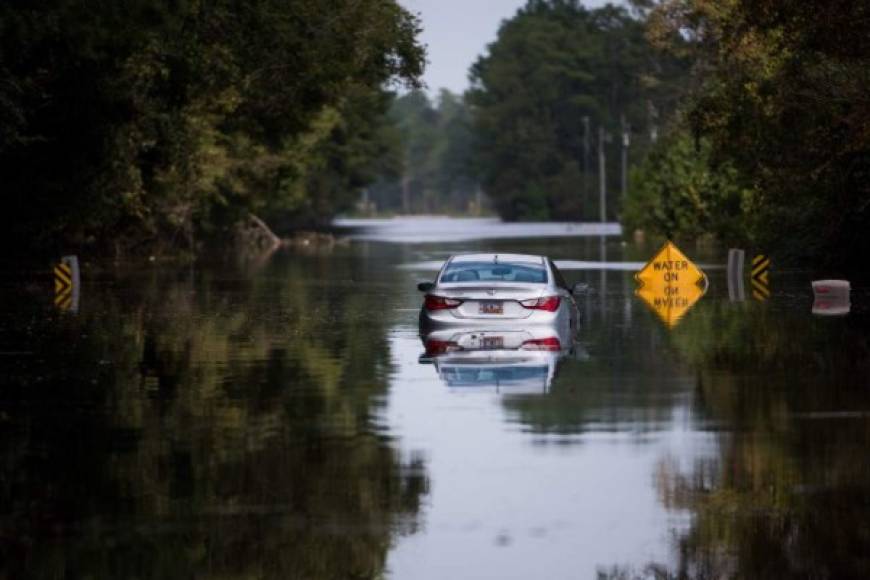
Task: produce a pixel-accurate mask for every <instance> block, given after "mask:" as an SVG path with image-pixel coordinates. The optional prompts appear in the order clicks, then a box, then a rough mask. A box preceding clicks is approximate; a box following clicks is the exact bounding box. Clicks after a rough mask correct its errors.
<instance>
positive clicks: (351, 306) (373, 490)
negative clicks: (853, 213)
mask: <svg viewBox="0 0 870 580" xmlns="http://www.w3.org/2000/svg"><path fill="white" fill-rule="evenodd" d="M469 224H471V225H473V227H474V228H476V229H479V230H480V233H481V235H480V236H477V237H475V236H471V235H469V233H470V232H469V230H470V229H471V228H470V227H469ZM346 225H347V227H348V232H351V234H352V237H353V240H352V241H349V242H347V243H343V244H339V245H336V246H334V247H330V248H315V249H307V250H305V249H297V250H286V251H281V252H279V253H276V254H274V255H272V256H269V257H249V258H247V259H242V258H238V259H234V260H215V261H210V262H203V263H200V264H197V265H195V266H193V267H184V268H178V267H170V266H166V265H159V264H153V265H150V266H148V267H147V268H132V267H126V268H121V267H118V268H114V269H113V268H110V269H105V268H101V269H98V268H93V267H91V268H88V267H86V268H84V271H83V286H82V291H81V297H80V303H79V305H78V311H77V312H58V311H57V310H55V309H54V308H53V307H52V305H51V303H52V297H51V294H50V289H49V290H46V289H45V288H44V286H45V287H47V285H48V278H47V277H45V276H44V275H43V274H40V273H32V274H28V275H27V276H25V275H23V274H21V273H20V272H18V273H9V272H7V273H5V274H4V275H3V277H2V288H0V292H2V295H3V300H4V304H5V308H4V309H3V312H2V315H0V373H2V374H0V377H2V378H0V381H2V382H0V578H10V579H11V578H39V579H43V578H46V579H47V578H51V579H56V578H94V579H102V578H107V579H117V578H161V579H172V578H185V579H189V578H203V579H213V578H214V579H216V578H221V579H224V578H246V579H247V578H301V579H308V578H312V579H319V578H325V579H332V578H336V579H345V578H354V579H363V578H397V579H406V578H413V579H418V578H419V579H428V578H431V579H442V578H455V579H458V578H473V579H479V578H493V579H509V578H542V579H550V578H553V579H561V578H572V579H573V578H613V579H626V580H627V579H634V578H830V579H839V578H867V577H870V523H868V522H870V461H868V455H870V372H868V371H870V339H868V337H870V334H868V332H867V331H868V327H870V318H868V312H870V309H868V306H867V305H868V304H870V293H868V292H867V289H866V288H861V287H857V288H853V292H852V304H851V307H850V312H849V314H848V315H841V316H830V315H827V316H826V315H818V314H813V312H812V310H813V299H812V292H811V289H810V284H809V282H810V280H809V278H808V277H807V275H805V274H803V273H802V272H799V271H785V272H784V271H778V270H777V269H776V267H775V266H776V265H775V264H774V268H773V269H772V271H771V282H770V286H771V293H772V294H771V297H770V299H768V300H766V301H759V300H756V299H754V298H753V297H752V296H751V292H750V291H749V289H748V288H747V291H746V294H747V296H746V297H745V299H743V300H740V299H739V297H737V298H733V297H729V292H728V288H727V284H726V274H725V272H724V271H723V270H722V269H721V268H717V267H716V266H718V265H721V264H722V263H724V262H725V256H723V255H721V254H720V253H718V252H716V251H714V250H711V249H709V248H696V247H694V246H687V247H683V248H682V249H683V251H684V252H686V253H687V254H688V255H689V256H690V257H692V258H694V259H696V261H698V262H699V263H703V264H708V265H710V266H712V268H710V270H709V271H708V275H709V278H710V285H709V290H708V292H707V294H706V295H705V296H704V297H703V298H701V299H700V300H699V301H698V302H697V303H696V304H695V305H694V307H693V308H691V310H690V311H689V312H688V313H687V314H685V316H684V317H683V318H682V319H681V320H679V321H678V322H677V323H676V325H675V326H674V327H673V328H669V327H668V326H667V325H666V324H665V323H664V322H663V321H662V320H661V319H660V318H659V317H658V316H657V315H656V314H655V313H653V311H652V309H650V308H649V307H648V306H647V305H646V304H645V303H644V302H643V301H641V300H640V299H639V298H638V297H637V296H635V293H634V290H635V283H634V280H633V277H632V268H630V267H626V266H624V264H626V263H629V264H638V263H643V262H644V261H646V260H647V259H648V258H649V257H651V256H652V254H653V253H654V252H655V251H656V250H657V246H656V245H655V244H648V245H645V246H637V245H624V244H623V243H622V242H621V239H620V238H619V237H618V236H609V237H606V238H604V237H599V234H602V233H604V234H612V233H613V232H612V231H606V230H605V231H602V230H600V229H596V228H591V229H586V228H585V227H581V226H579V225H576V224H574V225H571V224H560V225H559V226H556V227H555V228H554V226H543V227H542V228H541V230H540V235H537V236H536V235H535V230H534V228H535V226H528V225H526V226H522V227H521V228H520V229H519V230H517V229H516V226H503V225H499V224H497V223H493V222H461V221H457V220H446V221H445V220H434V219H416V220H399V221H398V222H371V223H365V222H353V223H347V224H346ZM558 230H561V231H558ZM409 232H417V234H418V237H417V238H415V237H414V235H412V234H409ZM439 232H440V233H439ZM451 232H452V233H451ZM456 232H462V236H458V235H453V234H455V233H456ZM417 239H419V240H424V241H421V242H418V241H415V240H417ZM468 250H475V251H476V250H496V251H502V252H507V251H522V252H531V253H546V254H548V255H550V256H551V257H552V258H554V259H556V260H562V261H564V262H562V263H564V264H566V265H568V266H571V267H572V269H570V270H566V272H565V275H566V278H568V281H569V282H570V283H573V282H578V281H580V282H585V283H586V284H588V285H589V288H590V290H589V292H587V293H586V294H584V295H583V296H581V297H580V299H579V301H578V302H579V306H580V311H581V323H580V328H579V331H578V335H577V339H576V343H575V345H574V348H573V349H572V350H571V352H569V353H566V354H565V355H564V356H560V357H551V358H549V359H541V360H542V361H543V362H541V361H539V363H540V364H537V366H535V365H532V366H527V367H523V368H522V369H520V370H518V369H517V368H516V365H513V366H512V365H511V363H505V364H504V365H502V366H501V367H497V365H496V367H497V368H495V367H493V365H489V366H488V367H487V366H485V365H484V366H481V368H480V369H477V370H475V371H474V372H468V371H467V369H466V371H461V370H457V369H455V368H451V367H450V366H449V365H447V364H437V363H432V362H430V361H427V360H425V358H426V357H423V359H424V360H422V361H421V355H422V354H423V353H424V347H423V343H422V342H421V339H420V337H419V335H418V329H417V314H418V309H419V305H420V302H421V297H420V295H419V293H418V292H417V290H416V288H415V286H416V282H418V281H421V280H427V279H431V277H432V276H433V270H432V268H433V267H435V266H436V265H437V263H438V262H439V261H440V260H443V258H444V257H446V256H447V255H449V254H451V253H454V252H458V251H468ZM25 278H26V279H25ZM43 282H45V283H44V284H43Z"/></svg>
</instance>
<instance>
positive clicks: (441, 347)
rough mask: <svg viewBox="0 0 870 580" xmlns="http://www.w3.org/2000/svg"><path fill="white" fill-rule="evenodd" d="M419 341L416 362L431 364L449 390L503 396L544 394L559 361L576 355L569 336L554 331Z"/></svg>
mask: <svg viewBox="0 0 870 580" xmlns="http://www.w3.org/2000/svg"><path fill="white" fill-rule="evenodd" d="M421 340H422V341H423V347H424V348H425V349H426V351H425V352H424V353H423V354H422V355H420V359H419V360H420V363H422V364H432V365H433V366H434V367H435V370H436V371H437V372H438V377H439V378H440V379H441V380H442V381H443V382H444V383H445V384H446V385H447V386H448V387H451V388H454V387H455V388H457V389H459V388H461V389H463V390H467V389H480V390H495V391H496V392H499V393H504V394H543V393H546V392H547V391H549V389H550V385H551V384H552V382H553V379H554V378H555V376H556V372H557V369H558V366H559V362H560V361H561V359H563V358H564V357H566V356H568V355H576V352H575V343H574V340H573V333H572V332H571V330H570V329H568V328H563V329H562V332H559V328H558V327H547V326H543V327H535V328H526V329H516V330H514V329H505V330H501V329H499V330H480V329H476V328H467V329H462V328H460V329H449V330H435V331H432V332H428V333H421Z"/></svg>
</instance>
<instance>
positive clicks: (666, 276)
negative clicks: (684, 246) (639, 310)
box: [634, 242, 707, 328]
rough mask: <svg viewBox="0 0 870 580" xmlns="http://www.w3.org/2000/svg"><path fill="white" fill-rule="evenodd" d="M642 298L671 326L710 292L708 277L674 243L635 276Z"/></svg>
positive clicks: (639, 294) (666, 246)
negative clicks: (708, 289)
mask: <svg viewBox="0 0 870 580" xmlns="http://www.w3.org/2000/svg"><path fill="white" fill-rule="evenodd" d="M634 277H635V279H636V280H637V282H638V283H639V284H640V287H639V288H638V289H637V292H636V294H637V296H638V297H640V298H641V299H642V300H643V301H644V302H646V303H647V305H648V306H649V307H650V308H651V309H652V310H653V312H655V313H656V314H657V315H658V316H659V318H661V319H662V321H663V322H664V323H665V324H666V325H667V326H668V327H669V328H673V327H674V326H675V325H676V324H677V322H679V321H680V318H682V317H683V315H685V314H686V312H688V311H689V309H690V308H691V307H692V306H694V305H695V303H696V302H697V301H698V300H700V299H701V297H702V296H703V295H704V293H705V292H707V276H706V275H705V274H704V272H702V271H701V269H700V268H698V266H696V265H695V264H694V263H692V261H691V260H690V259H689V258H687V257H686V255H685V254H683V252H681V251H680V249H679V248H678V247H677V246H675V245H674V244H673V243H672V242H667V243H666V244H665V245H664V246H662V249H661V250H659V251H658V253H657V254H656V255H655V256H653V258H652V260H650V261H649V262H648V263H647V265H646V266H644V267H643V268H642V269H641V270H640V272H638V273H636V274H635V275H634Z"/></svg>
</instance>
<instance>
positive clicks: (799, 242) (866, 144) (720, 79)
mask: <svg viewBox="0 0 870 580" xmlns="http://www.w3.org/2000/svg"><path fill="white" fill-rule="evenodd" d="M650 18H651V20H650V24H651V33H652V35H653V36H667V37H669V38H673V32H674V31H675V30H681V31H682V32H683V36H684V37H686V38H690V39H691V40H692V43H691V44H689V45H688V46H686V45H685V44H684V45H683V46H681V47H679V50H686V49H687V48H688V49H689V50H690V52H689V54H691V55H692V56H693V58H694V59H695V61H696V63H697V66H696V75H695V81H694V83H693V84H694V85H695V86H696V87H697V88H696V90H695V91H694V92H693V99H692V103H691V106H690V113H689V120H690V121H691V124H692V128H693V130H694V131H696V132H700V133H703V134H704V135H706V136H707V137H708V138H709V139H710V141H711V143H712V155H713V157H714V158H716V159H726V160H728V161H730V162H732V163H733V165H734V167H735V168H736V169H737V170H738V171H739V172H740V173H741V174H742V175H743V177H744V179H745V180H746V182H748V183H751V184H752V185H753V187H754V189H755V190H756V191H757V192H758V193H757V195H756V196H754V197H753V199H752V200H751V204H750V206H749V207H748V208H747V209H748V212H749V215H751V218H752V219H751V220H747V221H746V222H745V223H744V226H743V227H744V230H745V232H746V235H747V237H750V238H754V239H757V240H758V242H759V243H760V244H762V245H763V246H765V247H767V248H768V251H769V252H777V253H779V255H780V257H781V258H787V257H813V258H816V259H817V260H819V261H820V262H819V261H817V262H816V263H827V264H830V263H832V262H837V263H840V264H847V263H851V264H852V265H853V267H854V265H855V264H857V263H859V261H860V259H861V258H863V256H864V255H865V254H866V252H867V250H870V247H868V240H870V237H868V236H867V235H866V232H867V231H868V227H870V100H868V97H867V90H866V87H867V86H868V84H870V41H868V38H870V24H868V22H870V20H868V8H867V6H866V4H865V3H861V2H855V3H848V2H847V3H842V2H835V3H831V2H826V1H822V0H811V1H808V2H803V1H802V2H797V1H785V2H782V1H773V0H761V1H755V0H753V1H749V0H731V1H729V2H726V3H721V2H713V1H711V0H668V1H666V2H663V3H662V4H661V6H659V7H657V8H656V9H655V10H654V12H653V13H652V14H651V17H650ZM660 44H661V45H662V46H664V47H666V48H673V47H672V46H671V44H670V43H669V42H666V41H665V42H660ZM716 233H718V232H716Z"/></svg>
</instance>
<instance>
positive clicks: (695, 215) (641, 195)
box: [622, 132, 751, 242]
mask: <svg viewBox="0 0 870 580" xmlns="http://www.w3.org/2000/svg"><path fill="white" fill-rule="evenodd" d="M630 184H631V185H630V189H629V191H628V194H627V197H626V199H625V200H624V201H623V213H622V224H623V226H624V227H625V228H626V230H628V231H632V230H635V229H644V230H649V231H652V232H655V233H657V234H661V235H663V236H665V237H668V238H675V239H676V238H679V239H697V238H699V237H701V236H703V235H705V234H708V233H710V232H716V233H717V234H718V235H719V236H720V237H721V238H723V239H725V240H727V241H733V242H738V241H746V240H741V239H740V236H741V235H742V234H743V233H744V231H743V229H742V224H743V223H744V222H743V219H744V217H745V215H744V214H745V209H744V208H745V206H746V203H745V200H749V199H750V198H751V192H750V191H748V190H744V189H742V188H741V187H740V185H739V175H738V174H737V171H736V170H735V169H734V168H733V167H732V166H730V165H729V164H726V163H722V164H720V165H719V166H717V167H714V166H713V163H712V159H711V157H710V143H709V142H708V141H707V140H700V141H698V142H695V141H694V139H692V138H691V137H690V136H689V135H687V134H686V133H684V132H679V133H675V134H674V135H670V136H669V137H668V138H666V139H664V140H662V141H659V142H658V143H656V145H655V146H654V147H653V148H652V149H651V150H650V152H649V154H648V155H647V157H646V158H645V159H644V160H643V162H641V163H640V164H639V165H638V166H636V167H635V168H634V170H633V171H632V173H631V179H630Z"/></svg>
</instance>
